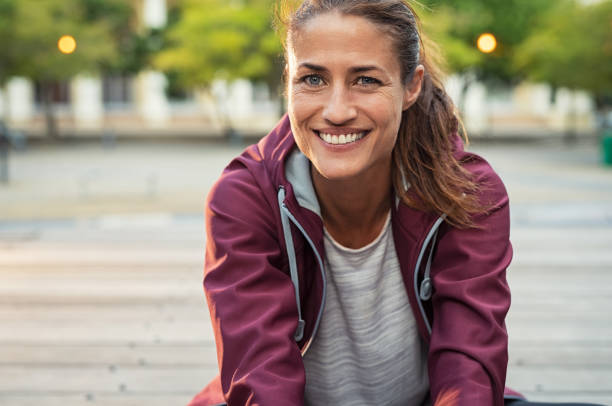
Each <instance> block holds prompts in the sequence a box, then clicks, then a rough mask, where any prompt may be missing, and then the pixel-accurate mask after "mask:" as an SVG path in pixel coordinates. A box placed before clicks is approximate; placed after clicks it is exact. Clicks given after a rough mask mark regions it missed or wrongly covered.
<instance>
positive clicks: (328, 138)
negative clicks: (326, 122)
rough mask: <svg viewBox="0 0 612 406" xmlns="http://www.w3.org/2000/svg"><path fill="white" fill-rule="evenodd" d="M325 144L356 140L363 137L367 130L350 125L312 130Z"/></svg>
mask: <svg viewBox="0 0 612 406" xmlns="http://www.w3.org/2000/svg"><path fill="white" fill-rule="evenodd" d="M314 132H315V133H316V135H317V136H318V137H319V138H320V139H321V140H323V142H325V143H326V144H330V145H346V144H351V143H353V142H357V141H359V140H360V139H362V138H363V137H365V136H366V135H367V134H368V133H369V131H367V130H363V129H359V128H351V127H330V128H322V129H320V130H315V131H314Z"/></svg>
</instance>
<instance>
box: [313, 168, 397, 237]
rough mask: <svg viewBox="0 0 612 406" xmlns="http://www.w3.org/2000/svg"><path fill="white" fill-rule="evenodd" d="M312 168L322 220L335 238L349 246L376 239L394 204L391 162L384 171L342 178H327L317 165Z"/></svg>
mask: <svg viewBox="0 0 612 406" xmlns="http://www.w3.org/2000/svg"><path fill="white" fill-rule="evenodd" d="M311 171H312V180H313V184H314V188H315V191H316V193H317V197H318V199H319V204H320V206H321V215H322V217H323V224H324V225H325V228H326V229H327V231H328V232H329V233H330V234H331V236H332V237H333V238H334V240H336V241H337V242H338V243H340V244H342V245H343V246H345V247H348V248H360V247H363V246H365V245H367V244H368V243H370V242H372V241H374V239H375V238H376V237H377V236H378V235H379V234H380V232H381V231H382V227H383V226H384V224H385V221H386V219H387V214H388V213H389V209H390V208H391V199H390V193H391V185H392V183H391V167H390V165H389V167H388V168H387V170H384V171H382V172H381V171H370V172H369V173H367V174H364V175H360V176H359V177H354V178H350V179H342V180H329V179H326V178H324V177H323V176H321V174H319V173H318V172H317V171H316V169H315V168H314V167H312V169H311ZM374 172H376V173H374Z"/></svg>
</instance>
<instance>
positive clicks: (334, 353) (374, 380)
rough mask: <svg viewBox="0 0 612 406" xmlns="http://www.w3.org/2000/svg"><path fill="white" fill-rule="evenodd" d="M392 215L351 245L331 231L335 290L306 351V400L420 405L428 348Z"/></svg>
mask: <svg viewBox="0 0 612 406" xmlns="http://www.w3.org/2000/svg"><path fill="white" fill-rule="evenodd" d="M390 219H391V216H390V214H389V217H388V218H387V222H386V223H385V226H384V227H383V230H382V232H381V234H380V235H379V236H378V237H377V238H376V239H375V240H374V241H373V242H371V243H370V244H368V245H367V246H365V247H362V248H359V249H350V248H346V247H343V246H342V245H340V244H338V243H337V242H336V241H334V240H333V238H332V237H331V236H330V235H329V233H328V232H327V231H325V238H324V244H325V253H326V259H325V273H326V277H327V286H328V288H327V297H326V305H325V309H324V311H323V317H322V319H321V323H320V325H319V330H318V333H317V336H316V337H315V339H314V341H313V343H312V345H311V347H310V349H309V350H308V351H307V352H306V354H305V355H304V365H305V369H306V392H305V403H306V405H313V406H323V405H342V406H348V405H402V406H412V405H414V406H420V405H422V404H423V403H424V402H425V400H426V398H427V396H428V392H429V380H428V377H427V354H426V349H425V344H424V343H423V342H422V340H421V339H420V337H419V334H418V330H417V325H416V321H415V319H414V315H413V314H412V310H411V309H410V303H409V302H408V296H407V293H406V289H405V287H404V283H403V280H402V276H401V274H400V266H399V262H398V259H397V253H396V251H395V244H394V242H393V232H392V230H391V221H390Z"/></svg>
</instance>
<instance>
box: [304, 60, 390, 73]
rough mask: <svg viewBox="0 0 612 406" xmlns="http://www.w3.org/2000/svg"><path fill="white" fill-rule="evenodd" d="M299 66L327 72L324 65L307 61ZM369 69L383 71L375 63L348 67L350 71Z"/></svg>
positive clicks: (356, 71)
mask: <svg viewBox="0 0 612 406" xmlns="http://www.w3.org/2000/svg"><path fill="white" fill-rule="evenodd" d="M299 67H300V68H307V69H310V70H313V71H315V72H327V71H328V69H327V68H325V67H324V66H320V65H315V64H312V63H308V62H305V63H302V64H300V66H299ZM371 70H377V71H380V72H383V70H382V69H381V68H379V67H378V66H376V65H366V66H354V67H352V68H350V69H349V71H350V72H351V73H361V72H368V71H371Z"/></svg>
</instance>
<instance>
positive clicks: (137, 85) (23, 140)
mask: <svg viewBox="0 0 612 406" xmlns="http://www.w3.org/2000/svg"><path fill="white" fill-rule="evenodd" d="M275 4H276V2H275V1H273V0H232V1H227V0H0V38H2V45H1V46H0V404H2V405H60V404H61V405H64V406H66V405H81V404H100V405H143V404H148V405H180V404H185V403H186V402H187V401H188V400H189V399H190V398H191V397H192V396H193V395H194V394H195V393H196V392H197V391H199V390H200V389H201V388H202V387H203V386H204V385H205V384H206V382H207V381H208V380H209V379H210V378H212V377H213V376H214V375H215V373H216V368H217V367H216V356H215V348H214V341H213V336H212V332H211V330H210V326H209V322H208V317H209V316H208V310H207V308H206V305H205V300H204V297H203V294H202V287H201V279H202V265H203V246H204V230H203V216H202V208H203V205H204V198H205V196H206V193H207V191H208V189H209V188H210V186H211V185H212V183H213V182H214V180H215V179H216V178H217V177H218V176H219V174H220V173H221V171H222V169H223V167H224V166H225V165H226V164H227V163H228V162H229V160H230V159H231V158H232V157H234V156H236V155H237V154H239V153H240V151H241V150H242V149H243V148H244V147H245V146H246V145H247V144H249V143H251V142H255V141H257V140H258V139H259V138H260V137H261V136H263V135H265V134H266V133H267V132H268V131H269V130H270V129H271V128H272V127H273V126H274V124H275V123H276V122H277V121H278V119H279V118H280V117H281V115H282V114H283V112H284V111H285V100H284V99H283V97H282V87H283V84H282V80H281V76H282V67H283V60H282V55H281V54H282V47H281V45H280V41H279V40H278V38H277V36H276V35H275V33H274V31H273V29H272V28H271V26H272V16H273V10H274V7H275ZM414 7H415V8H416V10H417V11H418V12H419V14H420V16H421V20H422V24H423V27H424V30H425V32H426V33H427V34H428V36H429V37H430V38H431V39H433V40H434V41H435V42H437V43H438V45H439V47H440V53H441V54H442V55H443V57H444V58H445V61H446V62H445V68H446V71H447V73H448V76H447V78H446V82H445V83H446V89H447V91H448V93H449V94H450V95H451V97H452V98H453V99H454V101H455V103H456V105H457V106H458V109H459V111H460V112H461V114H462V117H463V119H464V121H465V125H466V127H467V130H468V134H469V136H470V138H471V144H470V146H469V148H470V149H472V150H474V151H476V152H478V153H481V154H482V155H484V156H485V157H486V158H487V159H488V160H489V161H490V162H491V164H492V165H493V167H494V168H495V169H496V170H497V171H498V172H499V173H500V175H501V176H502V179H503V180H504V182H505V183H506V186H507V188H508V192H509V194H510V198H511V205H512V241H513V244H514V247H515V257H514V261H513V264H512V266H511V268H510V269H509V272H508V279H509V282H510V285H511V288H512V291H513V305H512V309H511V311H510V314H509V317H508V329H509V333H510V365H509V369H508V384H509V385H511V386H513V387H514V388H515V389H518V390H520V391H522V392H524V393H525V394H526V395H528V397H530V398H531V399H535V400H538V399H539V400H553V401H567V402H569V401H591V402H597V403H601V404H612V315H611V314H612V1H610V0H600V1H597V0H590V1H587V0H582V1H578V0H436V1H433V0H420V1H419V2H418V3H417V2H414Z"/></svg>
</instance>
